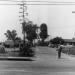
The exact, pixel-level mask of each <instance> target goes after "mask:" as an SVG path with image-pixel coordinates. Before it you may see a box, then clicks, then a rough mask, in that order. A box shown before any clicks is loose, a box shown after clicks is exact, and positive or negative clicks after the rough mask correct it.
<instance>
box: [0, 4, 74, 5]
mask: <svg viewBox="0 0 75 75" xmlns="http://www.w3.org/2000/svg"><path fill="white" fill-rule="evenodd" d="M0 5H23V4H0ZM26 5H75V4H26Z"/></svg>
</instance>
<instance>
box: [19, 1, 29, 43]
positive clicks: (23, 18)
mask: <svg viewBox="0 0 75 75" xmlns="http://www.w3.org/2000/svg"><path fill="white" fill-rule="evenodd" d="M20 9H21V12H19V13H21V14H22V15H21V16H19V17H20V18H21V19H20V21H22V22H21V24H22V33H23V41H24V44H25V35H26V33H25V25H26V17H27V16H28V13H27V6H26V2H25V1H24V0H22V1H21V4H20Z"/></svg>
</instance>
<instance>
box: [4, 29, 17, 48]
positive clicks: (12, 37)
mask: <svg viewBox="0 0 75 75" xmlns="http://www.w3.org/2000/svg"><path fill="white" fill-rule="evenodd" d="M5 35H6V37H7V40H12V41H13V42H14V49H15V40H16V38H17V32H16V30H12V31H10V30H7V32H6V33H5Z"/></svg>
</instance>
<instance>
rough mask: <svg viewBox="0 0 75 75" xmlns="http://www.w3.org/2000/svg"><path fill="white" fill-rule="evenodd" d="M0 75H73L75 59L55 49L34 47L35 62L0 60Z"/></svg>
mask: <svg viewBox="0 0 75 75" xmlns="http://www.w3.org/2000/svg"><path fill="white" fill-rule="evenodd" d="M0 75H75V57H71V56H69V55H66V54H63V53H62V56H61V59H58V56H57V51H56V49H53V48H49V47H36V57H35V61H14V60H12V61H10V60H8V61H7V60H0Z"/></svg>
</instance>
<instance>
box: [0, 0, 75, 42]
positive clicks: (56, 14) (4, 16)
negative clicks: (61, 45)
mask: <svg viewBox="0 0 75 75" xmlns="http://www.w3.org/2000/svg"><path fill="white" fill-rule="evenodd" d="M15 1H16V0H15ZM18 1H19V0H18ZM34 1H38V0H34ZM39 1H40V0H39ZM41 1H42V0H41ZM43 1H48V0H43ZM49 1H51V0H49ZM52 1H57V2H74V0H52ZM2 3H9V4H10V3H11V2H9V1H6V2H5V1H0V4H2ZM19 8H20V6H18V5H0V41H5V40H6V36H5V35H4V33H6V31H7V30H8V29H9V30H13V29H15V30H16V31H17V34H18V36H19V37H21V38H23V35H22V25H21V24H20V23H21V22H20V21H19V19H20V17H19V16H20V15H21V13H19V12H20V11H22V10H21V9H19ZM72 11H75V5H27V12H28V17H27V18H28V19H29V20H31V21H33V23H34V24H37V25H38V26H40V25H41V24H42V23H46V24H47V26H48V34H49V35H50V36H51V38H53V37H56V36H59V37H62V38H64V39H72V38H73V37H75V13H72Z"/></svg>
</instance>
